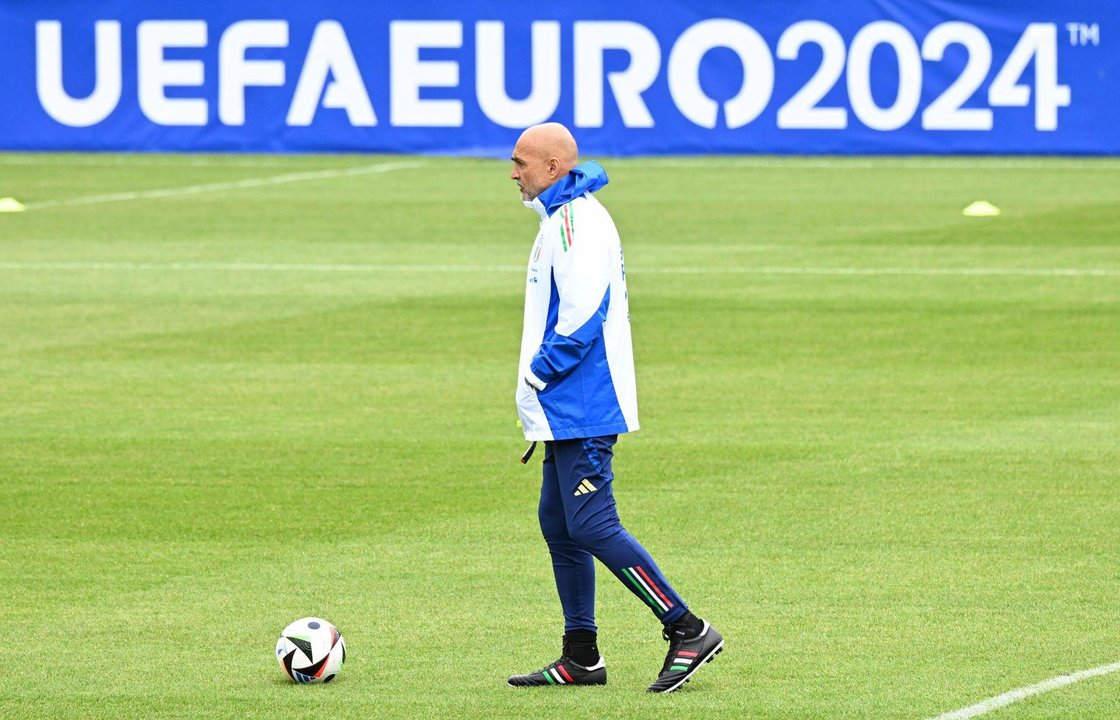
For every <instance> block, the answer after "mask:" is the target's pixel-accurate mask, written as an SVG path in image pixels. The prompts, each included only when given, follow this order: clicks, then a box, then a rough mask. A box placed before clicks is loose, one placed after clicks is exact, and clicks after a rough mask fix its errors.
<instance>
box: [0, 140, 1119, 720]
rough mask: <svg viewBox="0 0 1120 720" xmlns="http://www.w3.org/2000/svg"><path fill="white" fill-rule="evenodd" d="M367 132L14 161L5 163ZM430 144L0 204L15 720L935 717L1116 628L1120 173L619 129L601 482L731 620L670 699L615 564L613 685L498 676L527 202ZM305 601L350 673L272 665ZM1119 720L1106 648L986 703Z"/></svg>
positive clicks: (544, 592) (502, 667)
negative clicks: (808, 149) (626, 316)
mask: <svg viewBox="0 0 1120 720" xmlns="http://www.w3.org/2000/svg"><path fill="white" fill-rule="evenodd" d="M391 160H394V159H392V158H370V157H354V156H350V157H332V158H323V157H215V156H203V157H194V156H190V157H167V156H141V157H131V158H130V157H127V156H51V155H47V156H36V155H11V154H8V155H0V195H12V196H15V197H18V198H19V199H21V200H22V201H24V202H26V203H45V202H50V201H65V200H67V199H72V198H76V197H82V196H87V195H100V194H105V193H114V192H124V191H145V190H152V189H161V188H178V187H184V186H188V185H198V184H207V183H221V182H230V181H236V180H239V179H247V178H260V177H267V176H273V175H280V174H285V173H290V172H302V171H307V170H321V169H331V168H343V167H354V166H362V165H368V164H371V163H376V162H382V161H391ZM420 162H422V163H423V165H422V166H421V167H417V168H413V169H403V170H398V171H395V172H390V173H385V174H369V175H357V176H352V177H340V178H333V179H331V178H326V179H317V180H308V181H302V182H292V183H287V184H279V185H272V186H263V187H254V188H243V189H231V190H224V191H216V192H203V193H198V194H193V195H179V196H169V197H165V198H147V199H136V200H132V201H119V202H103V203H95V204H86V205H55V206H53V207H41V208H38V209H31V210H29V211H27V212H25V213H22V214H13V215H0V627H3V628H5V629H6V633H5V636H4V642H2V643H0V666H2V667H3V681H2V682H3V685H4V689H3V691H0V717H13V718H16V717H19V718H22V717H55V718H102V717H114V718H172V717H175V718H178V717H189V718H258V717H259V718H275V717H288V716H291V717H316V716H318V717H331V718H368V717H378V718H397V717H400V718H405V717H428V718H445V717H447V718H450V717H470V718H504V717H539V718H563V719H564V720H570V719H572V718H637V717H661V718H681V717H697V718H699V717H705V718H707V717H727V718H739V717H752V718H774V719H778V718H783V719H784V718H869V719H870V718H914V719H915V720H921V719H922V718H928V717H931V716H934V715H937V714H939V713H942V712H946V711H949V710H953V709H956V708H960V707H963V706H966V705H970V704H972V703H975V702H979V701H980V700H983V699H985V698H988V697H991V696H994V695H998V694H1000V693H1003V692H1005V691H1007V690H1010V689H1012V688H1015V687H1020V686H1024V685H1030V684H1033V683H1035V682H1038V681H1041V680H1044V679H1046V678H1050V677H1053V676H1055V675H1058V674H1059V673H1062V672H1073V671H1076V670H1081V669H1086V668H1090V667H1094V666H1097V665H1102V664H1105V663H1111V662H1115V661H1117V660H1120V642H1118V638H1120V603H1118V602H1117V598H1118V597H1120V492H1118V482H1120V275H1118V274H1117V273H1118V272H1120V162H1117V161H1116V160H1084V161H1071V160H1068V159H1067V160H1053V161H1045V160H1008V159H1002V160H1000V159H992V160H984V159H977V160H969V159H957V160H954V159H945V160H930V159H921V160H906V159H883V160H873V161H868V160H854V161H843V160H832V161H828V162H823V163H822V162H820V161H814V160H804V161H800V160H790V161H784V162H776V161H765V160H764V161H757V160H750V159H726V160H706V161H694V160H689V161H685V162H683V163H676V164H673V163H666V162H664V161H640V160H614V161H610V160H605V161H604V165H605V166H606V168H607V170H608V172H609V173H610V174H611V184H610V186H609V187H607V188H606V189H604V190H603V191H602V192H601V193H600V195H599V197H600V198H601V199H602V201H603V202H604V203H605V204H606V205H607V206H608V207H609V208H610V209H611V211H612V213H613V215H614V217H615V220H616V222H617V224H618V226H619V228H620V231H621V233H622V237H623V241H624V244H625V247H626V252H627V255H626V260H627V270H628V276H629V280H630V301H631V310H632V315H633V329H634V337H635V352H636V357H637V371H638V383H639V391H640V406H641V413H642V425H643V429H642V431H641V432H639V433H637V434H635V435H633V436H628V437H626V438H624V439H623V440H622V441H621V442H620V444H619V447H618V453H617V458H616V471H617V472H618V479H617V480H616V483H615V486H616V493H617V495H618V499H619V506H620V511H621V514H622V518H623V521H624V522H625V523H626V524H627V526H628V527H629V529H630V530H631V531H632V532H633V533H634V534H635V535H636V536H637V537H638V538H639V539H640V540H642V542H644V543H645V544H646V545H647V547H648V548H650V550H651V551H652V553H653V555H654V556H655V557H656V558H657V559H658V562H659V564H660V565H661V566H662V569H663V570H665V572H666V574H667V575H668V577H669V578H670V580H671V581H672V582H673V583H674V585H675V586H676V587H677V588H678V589H679V590H680V591H681V593H682V594H683V595H684V596H685V598H686V599H687V600H688V601H689V602H690V603H691V604H692V606H693V608H694V609H695V610H696V611H697V612H698V613H699V614H701V615H703V616H705V617H708V618H710V619H711V620H712V621H713V622H715V623H716V624H717V625H718V626H719V628H720V629H721V630H722V631H723V633H724V634H725V636H726V637H727V651H726V652H725V653H724V654H723V655H721V656H720V658H719V660H718V661H717V662H715V663H713V664H712V665H710V666H708V667H706V668H705V669H704V670H703V671H702V672H701V673H700V674H699V675H698V676H697V679H696V680H695V681H694V682H693V683H692V684H691V685H689V686H688V688H687V689H686V690H685V691H683V692H680V693H677V694H675V695H673V696H668V697H663V696H648V695H647V694H646V693H644V692H643V690H644V688H645V686H646V684H648V682H649V681H651V680H652V678H653V675H654V674H655V673H656V671H657V669H659V668H660V664H661V659H662V653H663V652H664V645H663V643H662V642H661V640H660V636H659V626H658V625H657V623H656V622H655V621H654V620H653V618H652V617H651V616H650V614H649V612H648V611H647V610H646V609H644V608H643V607H642V606H641V605H640V604H639V603H638V602H637V601H636V600H635V599H634V598H633V597H632V596H631V595H629V594H628V593H627V592H626V591H625V590H624V588H622V587H621V586H620V585H618V584H617V583H616V582H615V581H614V580H613V579H612V578H610V576H609V575H608V574H606V573H605V572H601V573H600V580H601V583H600V588H599V603H598V606H599V622H600V638H601V647H602V649H603V651H604V654H605V655H606V657H607V659H608V662H609V667H610V684H609V685H608V686H607V687H605V688H595V689H587V690H564V691H551V692H550V691H548V690H543V691H516V690H513V689H511V688H508V687H506V686H505V685H504V679H505V677H506V675H507V674H510V673H512V672H523V671H527V670H532V669H534V668H536V667H539V666H541V665H543V664H544V663H546V662H548V661H549V660H551V659H553V657H554V656H555V654H556V652H557V650H558V644H559V636H560V633H561V632H562V623H561V618H560V610H559V603H558V601H557V599H556V594H555V591H554V588H553V586H552V578H551V568H550V565H549V560H548V555H547V551H546V549H545V546H544V543H543V541H542V540H541V539H540V535H539V531H538V529H537V527H536V500H537V491H538V487H539V479H538V475H539V465H538V464H536V463H533V464H532V466H531V467H528V468H526V467H522V466H521V465H520V464H519V463H517V457H518V455H519V454H520V452H521V451H522V450H523V449H524V444H523V442H522V441H521V439H520V435H519V432H518V430H517V429H516V427H515V413H514V408H513V400H512V399H513V392H514V387H515V385H514V384H515V381H516V377H515V373H516V367H515V366H516V356H517V352H518V343H519V340H520V323H521V303H522V284H523V276H522V274H521V272H522V271H520V270H517V269H513V270H509V269H505V268H506V266H513V267H514V268H516V267H519V266H523V264H524V262H525V259H526V257H527V253H528V251H529V245H530V242H531V240H532V237H533V233H534V230H535V227H536V220H535V218H536V216H535V215H534V214H533V213H531V212H530V211H527V210H525V209H524V208H522V207H521V206H520V204H519V202H518V201H517V197H516V191H515V188H514V186H513V184H512V183H511V182H510V181H509V180H508V179H507V177H506V176H507V174H508V168H507V167H506V165H505V164H504V163H498V162H492V161H482V160H443V159H435V158H427V159H422V160H421V161H420ZM977 199H987V200H989V201H991V202H993V203H995V204H996V205H998V206H1000V207H1001V208H1003V210H1004V215H1003V216H1002V217H1000V218H995V219H968V218H963V217H961V215H960V210H961V208H963V207H964V206H965V205H967V204H968V203H969V202H971V201H973V200H977ZM60 263H75V264H77V265H76V266H73V267H63V266H61V265H59V264H60ZM96 263H108V264H110V265H108V266H104V267H96V266H95V265H94V264H96ZM126 263H140V264H149V265H141V266H139V267H136V266H133V267H128V266H125V265H122V264H126ZM174 263H180V264H182V263H195V264H197V265H194V266H188V267H178V268H176V267H173V266H171V264H174ZM245 263H254V264H264V265H296V266H304V265H309V264H314V265H323V264H333V265H339V264H345V265H358V266H361V267H357V268H351V269H350V270H348V271H337V270H336V271H329V270H323V269H312V268H307V267H293V268H289V269H278V268H273V269H253V268H248V267H239V266H238V265H237V264H245ZM402 265H403V266H414V265H436V266H442V267H441V268H438V269H435V270H432V271H424V270H423V269H417V268H408V267H397V266H402ZM447 266H470V267H469V268H466V269H464V270H462V271H458V272H456V271H453V270H451V269H449V268H448V267H447ZM682 268H684V269H689V271H687V272H674V269H676V270H680V269H682ZM765 268H770V270H768V271H765V270H763V269H765ZM836 268H848V269H852V270H861V271H866V270H875V269H883V268H889V269H892V270H891V271H890V272H887V273H871V274H842V272H844V271H842V272H836V273H832V274H830V273H814V274H806V273H803V272H801V271H803V270H804V269H817V270H827V269H836ZM939 269H940V270H944V269H952V270H961V269H965V270H970V271H972V272H974V273H977V274H936V272H931V271H937V270H939ZM1015 269H1018V270H1028V271H1045V270H1049V269H1068V270H1075V271H1108V272H1111V273H1112V274H1098V275H1092V274H1084V273H1082V274H1068V275H1047V274H1045V273H1042V274H1037V275H1030V274H1011V273H1008V272H999V273H995V274H983V273H984V272H985V271H987V270H1000V271H1006V270H1015ZM900 271H909V274H907V273H903V272H900ZM303 615H321V616H324V617H327V618H329V619H330V620H332V621H333V622H335V623H336V624H337V625H338V626H339V627H340V628H341V629H342V631H343V632H344V634H345V635H346V638H347V641H348V645H349V649H350V655H349V660H348V663H347V666H346V667H345V669H344V671H343V673H342V674H341V675H340V677H339V680H338V681H337V682H336V683H332V684H331V685H328V686H324V687H303V686H295V685H293V684H291V683H290V682H288V681H286V680H285V679H284V678H283V676H282V674H281V672H280V670H279V668H278V667H277V665H276V662H275V660H274V659H273V658H272V650H273V644H274V642H275V639H276V635H277V634H278V633H279V631H280V629H281V628H283V627H284V626H285V625H286V624H287V623H288V622H290V621H291V620H293V619H295V618H297V617H300V616H303ZM1117 715H1120V674H1114V675H1109V676H1106V677H1101V678H1096V679H1093V680H1088V681H1085V682H1083V683H1080V684H1077V685H1073V686H1070V687H1067V688H1064V689H1061V690H1058V691H1055V692H1051V693H1048V694H1045V695H1041V696H1038V697H1035V698H1032V699H1030V700H1028V701H1025V702H1022V703H1019V704H1016V705H1013V706H1011V707H1008V708H1006V709H1003V710H1000V711H998V712H997V713H995V714H994V715H993V717H999V718H1007V719H1015V720H1028V719H1029V720H1038V719H1041V718H1071V717H1076V718H1079V719H1084V718H1101V719H1104V718H1115V717H1116V716H1117Z"/></svg>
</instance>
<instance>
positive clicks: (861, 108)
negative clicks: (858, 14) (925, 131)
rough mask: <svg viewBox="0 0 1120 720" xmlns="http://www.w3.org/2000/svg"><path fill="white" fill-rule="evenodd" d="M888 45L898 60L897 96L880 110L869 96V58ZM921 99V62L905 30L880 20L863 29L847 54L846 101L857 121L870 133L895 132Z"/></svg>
mask: <svg viewBox="0 0 1120 720" xmlns="http://www.w3.org/2000/svg"><path fill="white" fill-rule="evenodd" d="M883 44H886V45H890V46H891V47H892V48H893V49H894V54H895V57H896V58H897V60H898V92H897V94H896V95H895V99H894V104H892V105H891V106H890V107H886V108H882V107H879V106H878V105H876V104H875V98H874V97H873V96H872V94H871V54H872V53H873V52H875V48H876V47H878V46H879V45H883ZM921 99H922V58H921V55H919V54H918V45H917V43H915V42H914V38H913V36H912V35H910V33H909V31H907V30H906V28H904V27H902V26H901V25H899V24H898V23H893V22H888V21H886V20H881V21H878V22H873V23H869V24H868V25H865V26H864V27H863V28H862V29H861V30H860V31H859V32H858V33H856V36H855V37H854V38H852V46H851V49H850V50H849V51H848V101H849V102H850V103H851V105H852V111H853V112H854V113H855V114H856V117H858V118H859V119H860V121H861V122H862V123H863V124H864V125H866V126H867V127H869V128H871V129H872V130H897V129H898V128H900V127H902V126H903V125H905V124H906V123H908V122H910V119H911V118H913V117H914V113H915V112H917V110H918V103H919V102H921Z"/></svg>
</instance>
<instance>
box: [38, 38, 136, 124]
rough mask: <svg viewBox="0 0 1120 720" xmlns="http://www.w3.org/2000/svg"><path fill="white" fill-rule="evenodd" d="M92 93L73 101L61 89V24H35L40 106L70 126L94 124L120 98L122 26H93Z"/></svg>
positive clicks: (103, 117)
mask: <svg viewBox="0 0 1120 720" xmlns="http://www.w3.org/2000/svg"><path fill="white" fill-rule="evenodd" d="M94 47H95V51H94V54H95V59H94V63H93V66H94V78H95V80H94V84H93V92H91V93H90V94H89V95H87V96H86V97H84V98H73V97H71V96H70V95H68V94H67V93H66V90H65V88H63V86H62V23H60V22H59V21H57V20H40V21H39V22H37V23H35V48H36V53H35V85H36V88H37V90H38V93H39V103H40V104H41V105H42V106H43V109H44V110H46V111H47V114H48V115H50V116H51V117H52V118H54V119H55V120H57V121H58V122H60V123H62V124H63V125H69V126H70V127H89V126H90V125H96V124H97V123H99V122H101V121H102V120H104V119H105V118H107V117H108V116H109V113H111V112H113V110H115V109H116V107H117V103H118V102H120V99H121V24H120V23H119V22H117V21H116V20H98V21H97V22H96V23H95V24H94Z"/></svg>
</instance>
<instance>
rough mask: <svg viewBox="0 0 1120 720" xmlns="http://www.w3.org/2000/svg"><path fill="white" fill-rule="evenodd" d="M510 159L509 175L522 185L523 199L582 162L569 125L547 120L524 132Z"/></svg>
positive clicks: (529, 198) (533, 195) (541, 190)
mask: <svg viewBox="0 0 1120 720" xmlns="http://www.w3.org/2000/svg"><path fill="white" fill-rule="evenodd" d="M510 159H511V160H513V170H512V171H510V174H509V177H510V179H511V180H513V181H514V182H516V183H517V187H519V188H521V199H522V200H532V199H534V198H535V197H537V196H538V195H540V194H541V193H542V192H544V191H545V190H547V189H548V188H549V187H550V186H551V185H552V184H553V183H554V182H556V181H557V180H559V179H560V178H562V177H564V176H565V175H567V174H568V171H569V170H571V169H572V168H574V167H575V166H576V165H577V164H579V148H577V147H576V139H575V138H574V137H572V134H571V133H570V132H568V128H566V127H564V126H563V125H561V124H560V123H544V124H543V125H534V126H533V127H531V128H529V129H527V130H526V131H525V132H523V133H521V137H520V138H518V140H517V144H516V145H514V147H513V155H511V156H510Z"/></svg>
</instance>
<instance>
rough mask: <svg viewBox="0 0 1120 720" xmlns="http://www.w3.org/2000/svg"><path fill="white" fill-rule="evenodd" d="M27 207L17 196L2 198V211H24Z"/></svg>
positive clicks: (0, 207) (0, 204)
mask: <svg viewBox="0 0 1120 720" xmlns="http://www.w3.org/2000/svg"><path fill="white" fill-rule="evenodd" d="M25 209H26V208H24V207H23V203H21V202H20V201H19V200H16V199H15V198H0V213H6V212H23V211H24V210H25Z"/></svg>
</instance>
